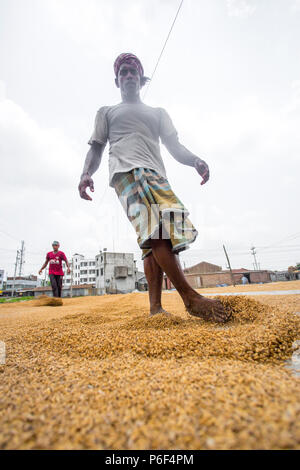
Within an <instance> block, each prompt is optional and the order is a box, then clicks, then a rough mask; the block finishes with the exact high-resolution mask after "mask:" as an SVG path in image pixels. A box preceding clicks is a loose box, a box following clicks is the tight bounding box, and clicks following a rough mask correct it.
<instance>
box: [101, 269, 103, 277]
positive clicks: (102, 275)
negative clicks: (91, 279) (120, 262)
mask: <svg viewBox="0 0 300 470" xmlns="http://www.w3.org/2000/svg"><path fill="white" fill-rule="evenodd" d="M101 276H103V268H101Z"/></svg>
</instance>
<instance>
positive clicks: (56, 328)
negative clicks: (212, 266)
mask: <svg viewBox="0 0 300 470" xmlns="http://www.w3.org/2000/svg"><path fill="white" fill-rule="evenodd" d="M278 284H279V283H274V284H273V286H274V290H279V289H280V288H279V287H278ZM282 284H285V285H286V284H288V287H289V289H293V288H295V289H299V284H300V283H299V281H298V284H297V286H296V287H292V286H291V284H292V283H290V282H289V283H282ZM245 287H246V288H247V289H249V286H245ZM262 287H263V290H266V285H264V286H262ZM222 289H223V288H220V289H218V290H219V291H220V292H222V291H224V290H222ZM215 290H216V289H215ZM201 293H202V291H201ZM220 300H221V301H222V302H223V303H224V304H225V305H226V308H228V309H230V310H231V312H232V314H233V319H232V320H231V321H230V322H229V323H227V324H226V325H220V324H213V323H205V322H204V321H202V320H199V319H197V318H195V317H190V316H189V315H188V313H186V312H185V310H184V307H183V306H182V303H181V300H180V298H179V296H178V295H177V293H176V292H174V293H171V294H170V293H169V294H164V295H163V305H164V307H165V308H166V309H167V310H168V311H169V312H170V313H171V316H170V317H167V316H163V315H157V316H154V317H148V299H147V294H146V293H145V294H140V293H133V294H127V295H114V296H101V297H81V298H78V299H64V300H63V306H57V307H54V306H37V305H36V301H28V302H24V303H19V304H14V305H13V304H11V305H1V306H0V340H2V341H5V343H6V364H5V365H0V449H299V448H300V400H299V385H300V382H299V380H300V379H299V378H297V377H296V376H294V375H293V374H292V373H291V372H290V371H289V370H288V369H287V368H286V367H285V364H284V361H285V360H286V359H288V358H289V357H290V356H291V354H292V344H293V342H294V341H295V340H297V339H300V335H299V326H300V316H299V315H297V312H300V296H299V295H289V296H272V297H270V296H258V297H255V298H254V297H253V298H251V297H245V296H244V297H238V296H237V297H230V296H229V297H220Z"/></svg>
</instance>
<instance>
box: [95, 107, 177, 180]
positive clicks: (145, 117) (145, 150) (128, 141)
mask: <svg viewBox="0 0 300 470" xmlns="http://www.w3.org/2000/svg"><path fill="white" fill-rule="evenodd" d="M174 133H176V134H177V132H176V129H175V127H174V125H173V123H172V121H171V119H170V117H169V115H168V113H167V112H166V111H165V110H164V109H163V108H152V107H151V106H147V105H145V104H144V103H134V104H130V103H120V104H117V105H115V106H103V107H102V108H100V109H99V111H98V112H97V116H96V120H95V129H94V132H93V134H92V136H91V138H90V140H89V144H90V145H91V144H92V143H93V142H98V143H100V144H106V142H107V140H108V141H109V144H110V147H109V184H110V186H113V178H114V176H115V175H116V174H117V173H124V172H127V171H130V170H132V169H133V168H150V169H151V170H155V171H157V173H158V174H159V175H160V176H163V177H164V178H166V170H165V166H164V163H163V160H162V157H161V154H160V148H159V138H161V141H162V143H164V141H165V139H166V138H167V137H169V136H171V135H172V134H174Z"/></svg>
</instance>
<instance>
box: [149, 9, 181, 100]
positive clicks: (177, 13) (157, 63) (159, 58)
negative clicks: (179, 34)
mask: <svg viewBox="0 0 300 470" xmlns="http://www.w3.org/2000/svg"><path fill="white" fill-rule="evenodd" d="M183 1H184V0H181V2H180V5H179V7H178V10H177V12H176V15H175V18H174V20H173V23H172V25H171V28H170V30H169V32H168V35H167V38H166V40H165V42H164V45H163V48H162V50H161V52H160V54H159V56H158V59H157V61H156V65H155V67H154V70H153V72H152V75H151V77H150V82H149V83H148V84H147V88H146V90H145V93H144V95H143V98H145V96H146V94H147V92H148V90H149V87H150V83H151V81H152V80H153V77H154V75H155V72H156V70H157V67H158V65H159V62H160V60H161V58H162V55H163V53H164V50H165V48H166V45H167V43H168V40H169V37H170V35H171V33H172V30H173V28H174V25H175V23H176V20H177V17H178V15H179V12H180V10H181V7H182V5H183Z"/></svg>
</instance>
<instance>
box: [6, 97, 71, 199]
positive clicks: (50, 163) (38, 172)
mask: <svg viewBox="0 0 300 470" xmlns="http://www.w3.org/2000/svg"><path fill="white" fill-rule="evenodd" d="M0 149H1V154H2V163H1V170H2V172H3V173H2V174H5V175H6V177H5V179H4V180H3V182H2V184H3V185H12V186H14V187H15V188H17V187H18V185H20V187H22V188H24V187H26V186H30V187H31V188H32V189H40V190H45V189H48V190H53V186H56V187H57V188H58V190H59V191H63V190H64V189H65V188H66V186H68V185H69V184H70V182H71V180H72V173H73V168H74V167H76V166H78V163H79V157H78V153H77V152H76V145H75V143H74V142H71V141H70V140H68V139H67V138H66V137H65V136H64V134H63V133H62V131H61V130H60V129H55V128H53V129H44V128H42V127H40V126H39V125H38V123H37V122H35V121H34V120H33V119H32V118H31V117H30V116H29V115H28V114H27V113H26V112H25V111H24V110H23V109H22V108H21V107H20V106H19V105H17V104H16V103H14V102H13V101H12V100H9V99H2V101H1V102H0Z"/></svg>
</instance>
